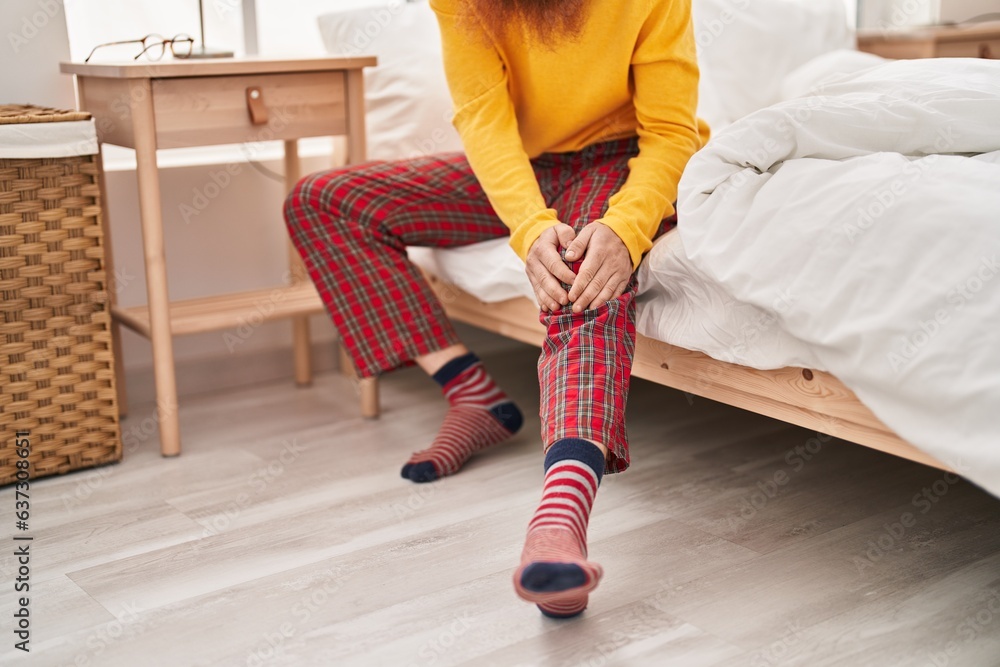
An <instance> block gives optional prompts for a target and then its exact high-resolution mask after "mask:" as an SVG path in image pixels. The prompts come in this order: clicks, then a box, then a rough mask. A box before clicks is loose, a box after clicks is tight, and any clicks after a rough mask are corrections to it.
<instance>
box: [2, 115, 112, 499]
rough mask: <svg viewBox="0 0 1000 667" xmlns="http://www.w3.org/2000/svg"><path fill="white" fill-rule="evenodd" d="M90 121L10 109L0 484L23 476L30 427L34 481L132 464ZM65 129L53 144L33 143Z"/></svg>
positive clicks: (5, 149)
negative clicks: (121, 416) (125, 451)
mask: <svg viewBox="0 0 1000 667" xmlns="http://www.w3.org/2000/svg"><path fill="white" fill-rule="evenodd" d="M89 119H90V114H86V113H79V112H68V111H57V110H53V109H43V108H39V107H29V106H20V105H18V106H12V105H0V365H2V369H0V437H2V441H0V484H9V483H11V482H13V481H14V479H15V473H16V472H17V468H16V465H17V461H18V451H17V448H16V447H15V434H16V433H19V432H21V433H27V434H28V435H27V440H28V442H29V443H30V444H29V450H30V455H29V456H28V457H27V458H28V461H29V468H28V469H29V472H30V476H31V477H33V478H34V477H41V476H45V475H53V474H57V473H64V472H68V471H70V470H77V469H80V468H88V467H92V466H96V465H101V464H104V463H109V462H113V461H119V460H121V451H122V450H121V437H120V429H119V421H118V405H117V398H116V394H115V376H114V359H113V353H112V345H111V326H110V325H111V312H110V309H111V305H110V302H109V300H108V283H107V278H108V277H107V276H106V275H105V272H104V248H103V243H104V241H103V233H102V227H101V207H100V187H99V182H98V176H99V173H98V172H99V164H98V156H97V155H96V152H97V150H96V136H95V135H94V133H93V122H92V121H90V120H89ZM81 121H86V122H85V123H81ZM68 122H74V123H76V125H72V126H71V125H65V126H62V127H60V128H56V127H40V126H36V125H33V124H36V123H68ZM14 125H16V127H11V126H14ZM5 129H6V132H7V133H6V134H5V133H4V130H5ZM56 130H59V132H62V134H59V133H58V132H57V133H56V136H57V139H54V140H52V141H51V142H50V144H51V145H44V144H45V142H44V141H37V142H36V140H35V138H34V137H35V136H36V135H37V136H46V137H47V136H50V135H52V134H53V132H54V131H56ZM67 132H68V133H67ZM74 133H78V134H74ZM64 136H65V137H70V139H65V138H63V139H59V138H58V137H64ZM75 136H83V137H86V139H72V137H75ZM22 154H23V155H25V156H26V157H23V158H20V157H16V155H22ZM49 154H53V155H56V157H39V156H40V155H43V156H44V155H49ZM21 453H23V450H22V452H21ZM22 465H23V464H22Z"/></svg>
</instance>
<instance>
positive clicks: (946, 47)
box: [858, 21, 1000, 59]
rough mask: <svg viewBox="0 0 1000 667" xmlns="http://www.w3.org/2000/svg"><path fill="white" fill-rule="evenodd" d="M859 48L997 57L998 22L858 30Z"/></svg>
mask: <svg viewBox="0 0 1000 667" xmlns="http://www.w3.org/2000/svg"><path fill="white" fill-rule="evenodd" d="M858 50H859V51H867V52H868V53H874V54H875V55H878V56H882V57H883V58H900V59H901V58H1000V21H991V22H989V23H979V24H973V25H968V26H962V27H957V26H938V27H928V28H914V29H912V30H900V31H870V32H859V33H858Z"/></svg>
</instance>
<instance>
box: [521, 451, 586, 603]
mask: <svg viewBox="0 0 1000 667" xmlns="http://www.w3.org/2000/svg"><path fill="white" fill-rule="evenodd" d="M603 474H604V453H603V452H602V451H601V450H600V449H599V448H598V447H597V446H596V445H594V444H592V443H590V442H587V441H586V440H577V439H571V438H567V439H565V440H560V441H558V442H556V443H555V444H553V445H552V446H551V447H550V448H549V451H548V453H547V454H546V455H545V482H544V486H543V488H542V500H541V502H540V503H539V505H538V509H537V510H536V511H535V515H534V517H532V519H531V522H530V523H529V524H528V536H527V538H526V540H525V544H524V551H523V552H522V553H521V566H520V567H519V568H518V569H517V571H516V572H515V573H514V590H515V591H516V592H517V594H518V596H519V597H520V598H521V599H523V600H527V601H528V602H534V603H535V604H536V605H538V608H539V609H540V610H541V612H542V613H543V614H545V615H546V616H549V617H552V618H571V617H573V616H576V615H578V614H580V613H581V612H582V611H583V610H584V609H586V608H587V601H588V597H589V594H590V592H591V591H592V590H594V589H595V588H597V584H598V583H600V581H601V577H602V576H603V574H604V571H603V570H602V569H601V566H600V565H598V564H597V563H592V562H590V561H588V560H587V524H588V522H589V521H590V510H591V508H592V507H593V504H594V498H595V496H596V495H597V488H598V486H600V483H601V476H602V475H603Z"/></svg>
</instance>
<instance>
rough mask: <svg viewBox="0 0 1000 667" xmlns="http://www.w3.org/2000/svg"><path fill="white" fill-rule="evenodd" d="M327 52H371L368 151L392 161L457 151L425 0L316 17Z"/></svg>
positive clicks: (367, 80)
mask: <svg viewBox="0 0 1000 667" xmlns="http://www.w3.org/2000/svg"><path fill="white" fill-rule="evenodd" d="M317 20H318V22H319V29H320V34H321V35H322V37H323V43H324V45H325V46H326V50H327V52H328V53H329V54H330V55H336V56H357V55H376V56H378V66H376V67H373V68H368V69H366V70H365V107H366V111H367V114H366V115H367V129H368V158H369V159H372V160H393V159H398V158H406V157H415V156H418V155H427V154H433V153H443V152H448V151H460V150H462V142H461V140H460V139H459V137H458V133H457V132H456V131H455V129H454V127H452V124H451V95H450V94H449V92H448V83H447V81H446V80H445V76H444V65H443V64H442V59H441V36H440V33H439V31H438V25H437V19H436V18H435V17H434V12H433V11H431V8H430V5H429V4H428V3H427V2H424V1H421V2H410V3H406V2H403V1H402V0H392V1H389V2H381V3H380V4H376V5H373V6H371V7H365V8H362V9H351V10H347V11H340V12H334V13H330V14H324V15H322V16H320V17H319V18H318V19H317Z"/></svg>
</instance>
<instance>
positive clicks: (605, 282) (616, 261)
mask: <svg viewBox="0 0 1000 667" xmlns="http://www.w3.org/2000/svg"><path fill="white" fill-rule="evenodd" d="M564 247H565V248H566V259H567V260H570V261H576V260H578V259H579V258H580V257H583V264H581V265H580V271H579V272H578V273H577V275H576V279H575V280H574V281H573V287H572V289H570V291H569V300H570V302H571V303H572V304H573V312H574V313H582V312H583V311H584V310H587V309H589V308H592V307H593V308H596V307H597V306H600V305H601V304H602V303H604V302H605V301H610V300H611V299H617V298H618V297H620V296H621V295H622V292H624V291H625V287H626V286H627V285H628V281H629V279H630V278H631V277H632V256H631V255H630V254H629V251H628V248H626V247H625V243H624V241H622V240H621V239H620V238H619V237H618V235H617V234H615V233H614V231H613V230H612V229H611V228H610V227H607V226H606V225H603V224H601V223H599V222H592V223H591V224H589V225H587V226H586V227H584V228H583V230H582V231H581V232H580V234H579V235H578V236H577V237H576V239H575V240H574V241H573V242H572V243H570V244H569V246H564Z"/></svg>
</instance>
